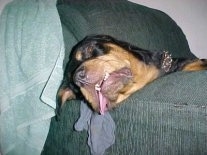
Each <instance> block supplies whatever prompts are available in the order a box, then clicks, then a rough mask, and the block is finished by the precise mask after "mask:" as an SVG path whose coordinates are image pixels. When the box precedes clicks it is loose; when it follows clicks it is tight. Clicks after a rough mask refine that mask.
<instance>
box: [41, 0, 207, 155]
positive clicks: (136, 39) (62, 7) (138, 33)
mask: <svg viewBox="0 0 207 155" xmlns="http://www.w3.org/2000/svg"><path fill="white" fill-rule="evenodd" d="M58 4H59V5H58V10H59V14H60V18H61V21H62V25H63V35H64V39H65V46H66V58H65V61H67V55H68V54H69V53H70V50H71V48H72V47H73V45H75V43H77V41H79V40H80V39H82V38H83V37H84V36H85V35H88V34H109V35H112V36H114V37H116V38H119V39H121V40H125V41H128V42H131V43H133V44H135V45H137V46H140V47H142V48H147V49H152V50H168V51H170V52H171V53H172V54H173V56H174V57H188V58H193V57H195V56H194V55H193V54H192V53H191V52H190V50H189V47H188V43H187V41H186V38H185V36H184V34H183V32H182V31H181V29H180V28H179V27H178V26H177V25H176V23H175V22H174V21H173V20H172V19H171V18H170V17H169V16H167V15H166V14H164V13H163V12H160V11H157V10H154V9H150V8H147V7H144V6H141V5H137V4H133V3H131V2H127V1H123V0H119V1H118V0H115V1H111V0H104V1H103V0H102V1H99V0H91V1H86V0H74V1H72V0H68V1H60V2H58ZM66 4H67V5H66ZM206 92H207V73H206V72H205V71H203V72H194V73H183V72H180V73H175V74H171V75H168V76H166V77H163V78H160V79H158V80H156V81H155V82H153V83H151V84H150V85H148V86H147V87H145V88H144V89H142V90H141V91H139V92H137V93H135V94H134V95H133V96H132V97H130V98H129V99H127V100H126V101H125V102H124V104H123V105H121V106H120V107H118V108H116V109H115V110H113V111H111V112H110V114H111V116H112V117H113V119H114V121H115V123H116V133H115V134H116V142H115V144H114V145H113V146H112V147H111V148H109V149H108V150H107V151H106V153H105V154H107V155H118V154H119V155H126V154H130V155H166V154H168V155H189V154H195V155H197V154H199V155H202V154H203V155H204V154H207V148H206V146H207V130H206V129H207V110H206V106H207V95H206ZM79 103H80V101H70V102H68V103H67V104H66V106H65V108H64V109H63V113H62V115H61V120H60V121H59V122H57V121H56V120H55V119H54V118H53V119H52V121H51V126H50V131H49V134H48V137H47V140H46V143H45V146H44V149H43V152H42V155H48V154H49V155H50V154H51V155H67V154H70V155H87V154H90V151H89V148H88V146H87V132H86V131H83V132H77V131H74V127H73V125H74V123H75V122H76V121H77V119H78V118H79V105H80V104H79Z"/></svg>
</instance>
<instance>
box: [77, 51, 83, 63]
mask: <svg viewBox="0 0 207 155" xmlns="http://www.w3.org/2000/svg"><path fill="white" fill-rule="evenodd" d="M75 58H76V60H78V61H81V60H82V53H81V51H78V52H77V53H76V55H75Z"/></svg>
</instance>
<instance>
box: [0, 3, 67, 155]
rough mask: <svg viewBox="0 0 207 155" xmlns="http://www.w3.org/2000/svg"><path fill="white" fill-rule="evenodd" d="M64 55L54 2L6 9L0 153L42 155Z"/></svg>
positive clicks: (0, 44) (1, 23) (0, 32)
mask: <svg viewBox="0 0 207 155" xmlns="http://www.w3.org/2000/svg"><path fill="white" fill-rule="evenodd" d="M61 55H62V56H61ZM63 55H64V46H63V36H62V28H61V24H60V19H59V16H58V12H57V9H56V0H44V1H36V0H14V1H13V2H11V3H10V4H8V5H7V6H6V7H5V8H4V11H3V12H2V15H1V19H0V57H1V58H0V59H1V60H0V88H1V89H0V154H2V155H38V154H40V153H41V151H42V148H43V145H44V143H45V140H46V137H47V134H48V130H49V126H50V119H51V117H53V116H54V115H55V114H54V108H55V96H56V91H57V88H58V86H59V83H60V80H61V77H62V61H63ZM61 57H62V60H61ZM57 60H59V61H57ZM60 60H61V61H60ZM60 62H61V65H58V64H59V63H60ZM58 66H60V67H59V68H61V70H60V71H61V72H60V73H56V74H55V75H59V77H58V76H54V73H55V72H53V71H54V70H56V72H57V71H58ZM52 75H53V77H55V78H56V79H55V81H53V79H50V77H51V76H52ZM48 79H50V80H49V81H48ZM51 81H53V83H52V86H51V85H50V83H51ZM46 84H47V86H46ZM50 86H51V87H50ZM43 89H44V90H43ZM52 90H53V92H52ZM52 94H53V95H52Z"/></svg>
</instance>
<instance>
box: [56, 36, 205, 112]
mask: <svg viewBox="0 0 207 155" xmlns="http://www.w3.org/2000/svg"><path fill="white" fill-rule="evenodd" d="M206 69H207V59H185V58H172V57H171V55H170V54H169V53H168V52H167V51H162V52H161V51H160V52H154V51H153V52H152V51H149V50H145V49H141V48H139V47H136V46H133V45H131V44H129V43H127V42H123V41H120V40H117V39H115V38H113V37H111V36H108V35H95V36H87V37H86V38H84V39H83V40H82V41H80V42H79V43H78V44H77V45H76V46H74V48H73V49H72V53H71V55H70V60H69V62H68V63H67V66H66V69H65V73H64V78H63V81H62V84H61V86H60V88H59V90H58V93H57V109H56V111H57V115H59V114H60V111H61V107H62V105H63V104H64V103H65V102H66V101H67V100H71V99H80V100H83V99H84V100H86V101H87V102H88V103H89V105H90V106H91V108H92V109H93V110H94V111H96V112H98V113H100V114H104V112H105V111H107V110H110V109H111V108H114V107H117V106H118V105H119V104H120V103H121V102H122V101H123V100H125V99H126V98H128V97H129V96H130V95H132V94H133V93H134V92H136V91H138V90H140V89H141V88H143V87H144V86H146V85H147V84H148V83H150V82H152V81H153V80H155V79H157V78H159V77H162V76H164V75H167V74H169V73H173V72H176V71H198V70H206Z"/></svg>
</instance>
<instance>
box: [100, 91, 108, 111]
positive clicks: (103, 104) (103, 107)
mask: <svg viewBox="0 0 207 155" xmlns="http://www.w3.org/2000/svg"><path fill="white" fill-rule="evenodd" d="M98 96H99V104H100V113H101V115H104V113H105V111H106V110H107V107H106V105H107V99H106V98H105V97H104V96H103V95H102V93H101V92H100V91H98Z"/></svg>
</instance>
